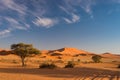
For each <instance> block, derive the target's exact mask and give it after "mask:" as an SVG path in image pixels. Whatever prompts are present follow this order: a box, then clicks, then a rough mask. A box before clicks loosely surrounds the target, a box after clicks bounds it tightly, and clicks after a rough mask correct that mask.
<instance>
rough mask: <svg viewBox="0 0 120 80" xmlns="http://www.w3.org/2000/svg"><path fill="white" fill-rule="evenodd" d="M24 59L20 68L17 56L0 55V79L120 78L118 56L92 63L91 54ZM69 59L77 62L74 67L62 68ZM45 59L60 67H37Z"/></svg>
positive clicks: (63, 79) (95, 79) (109, 79)
mask: <svg viewBox="0 0 120 80" xmlns="http://www.w3.org/2000/svg"><path fill="white" fill-rule="evenodd" d="M78 59H80V62H79V63H78V62H77V60H78ZM26 60H27V67H24V68H22V67H21V62H20V59H19V57H17V56H15V55H7V56H0V80H120V69H118V68H117V66H118V64H119V63H120V58H103V59H102V61H103V63H92V62H91V61H92V60H91V56H78V57H71V56H68V57H67V56H62V59H58V58H57V57H51V56H46V57H45V58H43V57H40V56H36V57H30V58H27V59H26ZM70 60H73V61H75V63H77V64H76V66H75V68H71V69H65V68H63V67H64V66H65V64H66V63H67V61H70ZM45 61H47V62H49V61H50V62H51V61H52V62H54V63H55V64H56V65H57V66H58V67H60V68H57V69H39V65H40V64H41V63H43V62H45ZM113 61H114V62H113ZM84 62H86V63H84Z"/></svg>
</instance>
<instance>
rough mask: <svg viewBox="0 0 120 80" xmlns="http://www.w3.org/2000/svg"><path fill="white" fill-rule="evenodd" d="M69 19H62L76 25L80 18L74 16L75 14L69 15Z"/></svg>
mask: <svg viewBox="0 0 120 80" xmlns="http://www.w3.org/2000/svg"><path fill="white" fill-rule="evenodd" d="M71 17H72V18H71V19H68V18H65V17H64V18H63V19H64V20H65V21H66V22H67V23H76V22H79V21H80V16H78V15H76V14H73V13H72V14H71Z"/></svg>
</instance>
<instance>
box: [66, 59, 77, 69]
mask: <svg viewBox="0 0 120 80" xmlns="http://www.w3.org/2000/svg"><path fill="white" fill-rule="evenodd" d="M74 66H75V64H74V62H73V61H68V63H67V64H66V65H65V68H74Z"/></svg>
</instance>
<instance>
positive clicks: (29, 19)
mask: <svg viewBox="0 0 120 80" xmlns="http://www.w3.org/2000/svg"><path fill="white" fill-rule="evenodd" d="M19 42H24V43H31V44H33V45H34V46H35V47H36V48H38V49H40V50H42V49H59V48H62V47H75V48H78V49H83V50H87V51H90V52H94V53H104V52H112V53H115V54H120V0H0V47H1V48H10V45H11V44H14V43H19Z"/></svg>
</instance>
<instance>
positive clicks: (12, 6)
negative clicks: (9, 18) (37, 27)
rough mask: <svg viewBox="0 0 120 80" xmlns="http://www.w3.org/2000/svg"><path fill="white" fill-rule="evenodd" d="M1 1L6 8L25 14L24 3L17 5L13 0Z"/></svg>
mask: <svg viewBox="0 0 120 80" xmlns="http://www.w3.org/2000/svg"><path fill="white" fill-rule="evenodd" d="M1 3H2V4H3V5H4V7H5V8H6V9H11V10H14V11H17V12H19V13H20V14H25V11H26V7H25V6H24V5H20V4H19V5H18V4H17V3H15V2H14V0H1Z"/></svg>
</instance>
